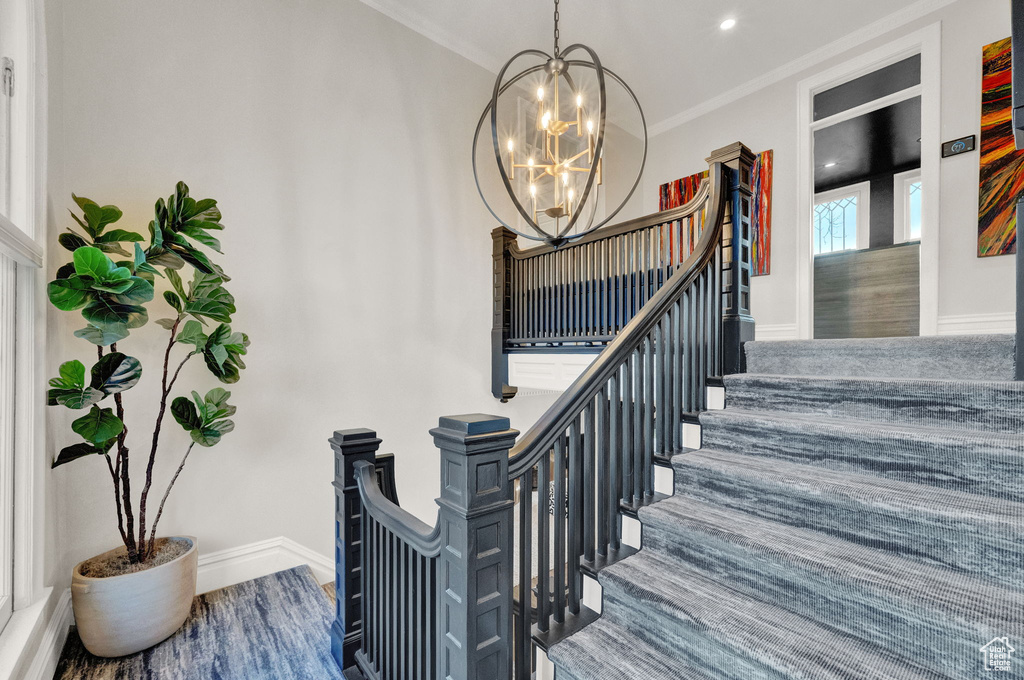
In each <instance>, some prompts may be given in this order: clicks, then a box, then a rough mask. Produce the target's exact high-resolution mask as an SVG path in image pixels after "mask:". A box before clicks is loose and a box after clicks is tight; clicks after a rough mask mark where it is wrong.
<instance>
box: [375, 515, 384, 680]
mask: <svg viewBox="0 0 1024 680" xmlns="http://www.w3.org/2000/svg"><path fill="white" fill-rule="evenodd" d="M373 532H374V543H375V545H374V549H375V550H376V553H375V554H376V558H375V559H374V562H375V564H374V567H376V568H375V569H374V570H373V574H374V579H375V581H376V583H375V584H374V588H375V589H376V591H377V593H376V595H375V596H374V598H373V600H374V603H375V605H376V607H375V609H374V612H373V621H374V626H375V627H376V633H375V636H376V638H377V644H376V647H377V649H376V652H377V654H376V658H375V659H374V665H375V667H376V669H377V672H378V673H383V672H384V647H385V645H386V644H387V641H386V640H385V639H384V621H385V614H384V612H385V609H386V608H385V603H384V578H385V574H384V571H385V569H384V565H383V564H382V561H383V559H384V528H383V527H382V526H381V525H380V524H378V523H377V522H374V523H373Z"/></svg>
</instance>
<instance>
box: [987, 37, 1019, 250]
mask: <svg viewBox="0 0 1024 680" xmlns="http://www.w3.org/2000/svg"><path fill="white" fill-rule="evenodd" d="M1011 56H1012V55H1011V52H1010V39H1009V38H1007V39H1006V40H1000V41H999V42H995V43H992V44H991V45H986V46H985V47H984V48H983V50H982V65H981V187H980V189H979V192H978V257H990V256H993V255H1009V254H1010V253H1015V252H1017V215H1016V210H1015V208H1016V206H1017V199H1018V198H1019V197H1020V196H1021V195H1022V194H1021V191H1022V190H1024V169H1022V166H1024V151H1017V149H1016V146H1015V145H1014V142H1013V124H1012V121H1011V118H1012V115H1013V114H1012V112H1013V101H1012V94H1013V92H1012V75H1013V74H1012V69H1011V64H1010V62H1011Z"/></svg>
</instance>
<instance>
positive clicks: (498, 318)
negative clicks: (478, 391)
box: [491, 227, 519, 402]
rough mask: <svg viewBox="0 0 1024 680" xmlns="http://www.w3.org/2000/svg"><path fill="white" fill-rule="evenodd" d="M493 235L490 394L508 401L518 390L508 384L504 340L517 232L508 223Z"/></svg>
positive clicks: (509, 318)
mask: <svg viewBox="0 0 1024 680" xmlns="http://www.w3.org/2000/svg"><path fill="white" fill-rule="evenodd" d="M491 238H492V239H493V241H494V251H493V268H492V276H493V282H492V285H493V287H494V299H493V303H494V313H493V321H492V323H491V394H493V395H494V398H495V399H500V400H501V401H502V402H507V401H508V400H509V399H511V398H512V397H514V396H516V392H518V391H519V389H518V388H516V387H512V386H510V385H509V384H508V354H506V353H505V343H506V342H507V341H508V339H509V337H510V333H511V332H512V266H511V265H512V262H511V260H512V258H511V257H510V256H509V248H510V247H511V245H512V244H514V243H515V242H516V234H515V232H514V231H511V230H510V229H506V228H505V227H498V228H497V229H494V230H493V231H491Z"/></svg>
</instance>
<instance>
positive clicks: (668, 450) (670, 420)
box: [662, 307, 679, 455]
mask: <svg viewBox="0 0 1024 680" xmlns="http://www.w3.org/2000/svg"><path fill="white" fill-rule="evenodd" d="M662 323H663V324H664V326H665V330H664V335H662V339H663V340H664V341H665V374H664V376H663V379H664V381H665V406H666V410H665V454H666V455H672V453H673V451H674V449H673V447H674V446H675V439H676V435H675V425H676V422H678V419H679V414H678V412H679V409H678V407H677V403H676V401H675V392H673V391H672V383H673V382H674V380H673V376H674V375H675V372H676V365H675V361H674V359H675V354H676V353H675V346H674V340H673V337H672V308H671V307H670V308H669V309H668V311H667V312H666V313H665V316H663V317H662Z"/></svg>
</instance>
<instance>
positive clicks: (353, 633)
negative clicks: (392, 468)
mask: <svg viewBox="0 0 1024 680" xmlns="http://www.w3.org/2000/svg"><path fill="white" fill-rule="evenodd" d="M330 442H331V448H332V449H334V517H335V519H334V566H335V569H334V594H335V608H334V612H335V614H334V622H333V623H332V624H331V654H333V655H334V658H335V660H336V661H337V662H338V665H339V666H340V667H341V669H342V670H345V669H346V668H351V667H352V666H354V665H355V663H356V661H355V653H356V651H357V650H358V649H359V645H360V641H361V640H360V638H361V636H362V631H363V609H362V607H363V603H362V595H361V588H362V583H361V581H360V579H361V574H360V560H361V559H362V538H363V537H362V535H361V529H360V519H361V508H362V503H361V502H360V500H359V487H358V486H356V478H355V465H356V463H358V462H360V461H364V460H365V461H367V462H369V463H373V461H374V459H375V458H376V456H377V449H378V447H380V439H378V438H377V433H376V432H374V431H373V430H365V429H358V430H338V431H337V432H335V433H334V436H333V437H331V440H330Z"/></svg>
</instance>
